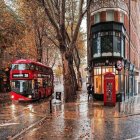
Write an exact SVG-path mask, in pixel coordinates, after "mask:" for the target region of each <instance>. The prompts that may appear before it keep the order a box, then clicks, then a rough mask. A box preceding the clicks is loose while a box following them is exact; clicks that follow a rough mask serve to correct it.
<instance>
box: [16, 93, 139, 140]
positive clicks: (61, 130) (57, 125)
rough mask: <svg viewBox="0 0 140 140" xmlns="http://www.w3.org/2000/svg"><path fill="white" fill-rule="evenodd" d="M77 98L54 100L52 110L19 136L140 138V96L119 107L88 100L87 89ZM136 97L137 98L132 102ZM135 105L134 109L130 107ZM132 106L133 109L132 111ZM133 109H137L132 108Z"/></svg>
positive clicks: (41, 139) (23, 139)
mask: <svg viewBox="0 0 140 140" xmlns="http://www.w3.org/2000/svg"><path fill="white" fill-rule="evenodd" d="M77 96H78V98H77V101H76V102H73V103H63V102H62V103H59V102H58V103H57V102H54V103H53V111H52V114H48V115H47V116H46V119H44V121H42V122H41V123H40V124H39V125H38V126H36V127H34V128H33V129H30V130H29V131H27V132H26V133H24V134H23V135H22V136H20V137H18V138H17V139H19V140H93V139H94V140H128V139H133V140H136V139H137V140H139V139H140V111H139V109H137V108H138V107H139V104H140V102H139V99H140V97H139V96H137V97H135V98H133V99H131V100H129V101H126V102H124V103H121V110H120V112H119V109H118V104H116V106H115V107H108V106H104V105H103V102H99V101H93V100H92V98H90V100H89V102H88V101H87V94H86V92H82V93H80V92H79V93H78V95H77ZM132 100H133V102H132ZM130 108H131V109H130ZM130 110H131V111H130ZM132 110H133V111H132Z"/></svg>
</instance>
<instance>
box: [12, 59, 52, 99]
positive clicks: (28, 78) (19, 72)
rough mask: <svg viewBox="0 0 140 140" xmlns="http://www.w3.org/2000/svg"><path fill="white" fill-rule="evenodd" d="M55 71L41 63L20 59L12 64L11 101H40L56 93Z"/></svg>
mask: <svg viewBox="0 0 140 140" xmlns="http://www.w3.org/2000/svg"><path fill="white" fill-rule="evenodd" d="M53 80H54V77H53V71H52V69H51V68H49V67H47V66H45V65H43V64H42V63H39V62H34V61H31V60H25V59H20V60H16V61H15V62H13V63H12V68H11V71H10V82H11V92H10V95H11V99H12V100H18V101H27V100H37V99H38V100H39V99H41V98H45V97H47V96H49V95H51V94H52V93H53V92H54V85H53Z"/></svg>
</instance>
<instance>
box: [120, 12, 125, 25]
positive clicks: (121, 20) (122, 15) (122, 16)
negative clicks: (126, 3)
mask: <svg viewBox="0 0 140 140" xmlns="http://www.w3.org/2000/svg"><path fill="white" fill-rule="evenodd" d="M120 22H121V23H124V13H122V12H121V13H120Z"/></svg>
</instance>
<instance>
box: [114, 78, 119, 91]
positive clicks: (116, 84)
mask: <svg viewBox="0 0 140 140" xmlns="http://www.w3.org/2000/svg"><path fill="white" fill-rule="evenodd" d="M118 83H119V77H118V75H115V86H116V93H118V92H119V85H118Z"/></svg>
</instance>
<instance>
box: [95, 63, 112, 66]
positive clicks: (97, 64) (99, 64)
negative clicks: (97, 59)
mask: <svg viewBox="0 0 140 140" xmlns="http://www.w3.org/2000/svg"><path fill="white" fill-rule="evenodd" d="M106 65H108V66H112V65H113V62H108V64H106V63H105V62H101V63H95V64H94V66H95V67H98V66H106Z"/></svg>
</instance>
